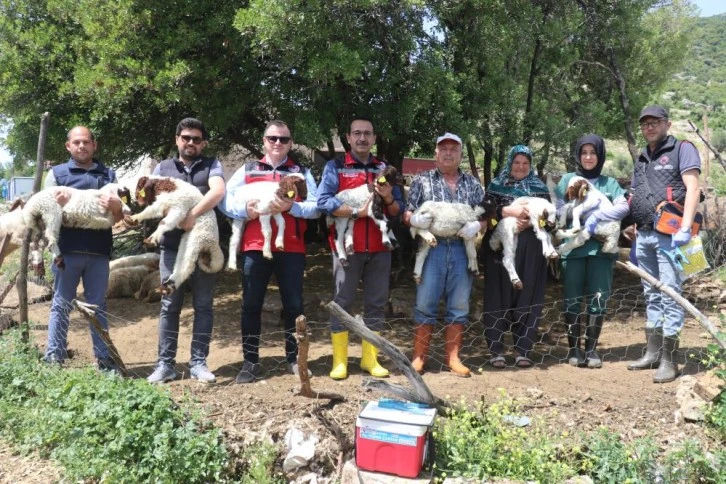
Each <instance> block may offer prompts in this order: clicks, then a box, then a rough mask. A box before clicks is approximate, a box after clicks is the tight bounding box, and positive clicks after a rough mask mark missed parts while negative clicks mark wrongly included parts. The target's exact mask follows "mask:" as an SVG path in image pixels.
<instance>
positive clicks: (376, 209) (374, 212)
mask: <svg viewBox="0 0 726 484" xmlns="http://www.w3.org/2000/svg"><path fill="white" fill-rule="evenodd" d="M401 181H402V180H401V176H400V175H399V173H398V170H397V169H396V168H395V167H394V166H386V167H385V168H384V169H383V170H381V172H380V174H379V175H378V178H377V179H376V182H377V183H380V184H384V183H390V184H391V185H400V184H401ZM371 197H372V201H371V203H369V204H368V213H367V215H368V218H370V219H371V220H373V222H374V223H375V224H376V225H377V226H378V228H379V229H380V230H381V234H382V236H381V241H382V243H383V245H384V246H385V247H386V248H387V249H388V250H393V249H394V242H395V241H396V237H395V236H394V235H393V232H391V231H389V230H388V218H387V217H386V215H385V214H384V213H383V199H382V198H381V196H380V195H378V193H377V192H376V191H375V189H374V188H373V185H372V184H367V185H361V186H359V187H356V188H348V189H346V190H342V191H340V192H338V193H336V195H335V198H337V199H338V200H340V201H341V202H343V203H344V204H345V205H347V206H349V207H350V208H352V209H353V210H354V211H358V210H360V209H361V208H363V207H364V206H365V205H366V203H368V200H370V199H371ZM326 219H327V224H328V226H331V225H333V224H334V225H335V234H336V237H335V252H336V253H337V255H338V260H339V261H340V264H341V265H342V266H343V267H345V266H347V265H348V256H349V255H352V254H353V253H354V249H353V226H354V225H355V220H353V219H351V218H349V217H331V216H328V217H327V218H326Z"/></svg>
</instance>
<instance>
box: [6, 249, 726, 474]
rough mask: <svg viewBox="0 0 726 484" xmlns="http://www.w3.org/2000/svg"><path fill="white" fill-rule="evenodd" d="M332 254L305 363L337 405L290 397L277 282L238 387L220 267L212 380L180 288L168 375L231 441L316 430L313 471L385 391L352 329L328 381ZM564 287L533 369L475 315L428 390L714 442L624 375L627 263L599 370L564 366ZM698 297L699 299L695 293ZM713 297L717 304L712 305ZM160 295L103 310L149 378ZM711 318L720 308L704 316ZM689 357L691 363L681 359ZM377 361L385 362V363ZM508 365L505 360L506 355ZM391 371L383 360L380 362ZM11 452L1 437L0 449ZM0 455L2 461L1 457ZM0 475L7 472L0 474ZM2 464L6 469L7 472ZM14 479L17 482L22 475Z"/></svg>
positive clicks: (635, 335) (311, 296) (433, 364)
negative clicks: (372, 381) (192, 364)
mask: <svg viewBox="0 0 726 484" xmlns="http://www.w3.org/2000/svg"><path fill="white" fill-rule="evenodd" d="M330 267H331V262H330V255H329V252H328V251H327V250H326V248H324V247H322V246H314V247H313V248H312V249H310V250H309V256H308V260H307V270H306V285H305V291H306V292H305V298H306V315H307V317H308V320H309V323H310V327H311V330H312V336H311V345H310V354H309V365H310V369H311V370H312V372H313V375H314V378H313V379H312V380H311V381H312V386H313V389H314V390H316V391H329V392H335V393H338V394H341V395H344V396H345V398H346V400H345V401H344V402H341V403H337V404H335V405H330V404H327V402H325V401H313V400H311V399H307V398H304V397H300V396H296V395H295V392H296V390H297V387H298V385H299V381H298V380H297V379H296V378H295V377H293V376H292V375H288V374H287V373H286V365H285V360H284V342H283V333H282V327H281V325H280V323H279V318H278V314H279V308H280V306H279V297H278V295H277V291H276V289H277V288H276V286H275V285H274V281H273V283H272V284H271V286H270V291H269V292H268V302H267V303H266V307H265V308H266V311H265V312H264V313H263V314H264V318H265V319H264V322H263V335H262V344H261V363H262V367H263V371H264V373H265V377H266V378H265V379H264V380H262V381H259V382H256V383H254V384H249V385H237V384H235V383H234V378H235V376H236V374H237V372H238V371H239V369H240V367H241V362H242V354H241V339H240V326H239V320H240V294H241V288H240V287H241V286H240V281H239V275H238V274H234V273H222V274H220V276H219V279H218V283H217V298H216V299H215V327H214V335H213V340H212V347H211V351H210V355H209V360H208V363H209V367H210V369H211V370H212V371H213V372H214V373H215V374H216V375H217V377H218V383H217V384H215V385H203V384H199V383H197V382H195V381H192V380H190V379H188V366H187V362H188V358H189V357H188V355H189V346H190V339H191V324H192V318H193V312H192V310H191V301H190V299H191V297H187V302H186V304H185V307H184V310H183V312H182V319H181V329H180V337H179V351H178V362H179V363H178V365H177V370H178V371H180V372H181V373H182V375H183V377H182V378H181V379H180V380H177V381H175V382H172V383H171V384H169V387H170V389H171V390H172V392H173V394H175V395H176V396H178V397H179V398H182V397H183V396H191V397H192V398H194V399H196V400H198V401H199V402H200V403H201V404H202V405H203V406H204V407H206V409H207V410H208V412H209V415H210V417H211V418H212V419H213V420H214V421H215V422H216V423H217V424H218V425H220V426H221V427H222V428H224V430H225V433H226V435H227V437H228V439H229V441H230V442H231V447H232V449H233V450H238V449H239V448H241V447H242V446H244V445H246V444H248V443H250V442H252V441H255V440H260V439H263V440H264V439H267V440H270V439H271V440H272V441H279V440H281V439H282V437H283V436H284V434H285V432H286V431H287V430H288V429H289V428H290V427H292V426H296V427H298V428H300V429H301V430H303V431H304V432H306V433H308V432H315V433H316V435H317V436H318V438H319V439H320V443H319V444H318V447H317V451H316V457H315V460H314V462H313V463H312V465H311V466H310V468H309V469H306V470H304V471H302V472H303V473H306V472H310V471H311V470H312V471H313V472H316V473H318V474H319V475H328V476H329V475H331V474H334V473H336V471H337V470H338V469H339V466H340V462H341V459H340V452H341V451H342V452H343V453H344V454H345V457H346V458H348V457H349V456H350V455H351V454H350V452H351V450H352V448H353V435H354V430H355V417H356V415H357V414H358V411H359V409H360V407H361V405H362V404H363V402H364V401H366V400H371V399H376V398H378V397H380V396H382V395H381V394H377V393H374V392H368V391H366V390H364V389H362V388H361V382H362V380H363V378H364V375H363V374H362V373H361V371H360V369H359V367H358V363H359V361H360V344H359V341H358V340H357V338H355V337H352V343H351V345H350V357H349V362H350V365H349V373H350V376H349V378H348V379H347V380H344V381H333V380H331V379H330V378H328V376H327V374H328V372H329V371H330V365H331V356H330V354H331V347H330V341H329V333H328V331H327V324H326V321H327V315H326V313H325V311H324V310H322V308H321V306H322V304H323V303H325V302H327V301H328V300H329V298H330V295H331V269H330ZM397 279H398V280H397V282H396V283H395V284H394V286H393V287H392V291H391V294H392V300H391V308H390V312H391V315H390V319H389V327H388V329H387V330H385V331H384V332H383V335H384V336H386V337H387V338H389V339H390V340H391V341H392V342H393V343H395V344H396V345H397V346H398V347H399V348H400V349H401V350H402V351H403V352H404V353H406V354H407V355H409V356H410V352H411V348H412V341H413V339H412V338H413V336H412V335H413V330H412V327H413V323H412V320H411V319H410V314H411V309H412V306H413V300H414V296H415V284H413V282H409V281H410V276H409V274H408V273H407V272H406V271H402V272H401V274H399V277H398V278H397ZM705 284H706V286H704V287H706V289H703V288H698V289H694V290H693V291H691V299H692V302H694V304H695V305H696V307H697V308H699V309H700V310H702V311H708V312H709V314H710V315H711V316H714V314H715V313H714V311H721V312H722V313H726V304H724V299H723V294H724V288H723V286H722V285H719V283H717V282H713V281H710V282H709V281H705ZM482 294H483V281H482V280H481V279H477V280H476V283H475V289H474V291H473V297H472V310H473V313H474V315H475V316H477V315H479V314H480V313H481V307H482V299H483V298H482ZM560 294H561V287H560V286H559V284H558V283H556V282H554V281H553V282H552V283H550V284H549V288H548V293H547V299H546V305H545V306H546V307H545V316H544V321H543V322H542V324H541V327H540V331H541V333H542V335H543V336H542V342H541V343H540V344H538V345H537V354H536V355H535V358H534V360H535V363H536V365H535V367H534V368H531V369H519V368H514V367H513V366H510V367H508V368H506V369H503V370H497V369H494V368H492V367H491V366H489V365H487V364H486V361H487V359H488V352H487V350H486V344H485V341H484V338H483V336H482V333H483V330H482V327H481V324H480V323H475V324H472V325H471V326H470V327H469V329H468V331H467V334H466V338H465V344H464V348H463V349H462V357H463V360H464V363H465V364H466V365H468V366H469V367H470V368H471V369H472V370H474V371H473V377H472V378H468V379H464V378H458V377H456V376H454V375H452V374H451V373H449V372H448V371H446V369H445V368H443V369H442V362H443V360H444V358H443V348H442V346H443V341H442V340H443V337H442V334H441V333H439V334H437V335H435V337H434V347H433V348H432V351H431V356H430V359H429V362H428V369H429V371H428V372H427V373H426V374H425V375H424V377H423V378H424V381H425V382H426V383H427V384H428V385H429V387H430V389H431V390H432V391H433V393H434V394H435V395H437V396H439V397H442V398H448V399H451V400H452V401H456V400H459V399H460V398H465V399H466V400H467V401H468V402H475V401H477V400H480V399H482V400H484V401H487V402H490V401H493V400H495V399H497V398H498V397H499V395H500V391H501V390H500V389H504V390H506V392H507V393H508V394H509V395H512V396H514V397H517V398H521V401H522V402H523V403H524V404H525V405H524V407H523V409H522V411H523V412H524V413H526V414H527V415H530V416H539V417H542V418H543V419H544V421H545V423H546V425H547V426H548V427H550V428H551V429H552V430H553V431H565V430H566V431H569V432H570V433H572V432H577V431H579V430H585V431H588V430H594V429H596V428H598V427H600V426H605V427H608V428H610V429H612V430H615V431H616V432H619V433H620V434H622V435H623V437H624V438H626V439H629V438H635V437H639V436H643V435H646V434H647V433H651V432H652V433H653V435H655V436H656V437H657V438H658V439H659V441H660V442H661V444H662V445H663V446H664V447H665V446H668V445H670V444H672V443H673V442H677V441H681V440H683V439H684V438H686V437H688V436H697V437H699V438H701V439H703V441H704V442H705V444H704V445H706V446H709V445H714V444H715V443H714V442H712V441H711V440H710V439H709V437H708V436H707V435H706V433H705V430H704V427H703V426H702V425H701V424H693V423H684V422H682V421H680V420H678V419H676V418H675V416H674V415H675V412H676V410H677V405H676V402H675V393H676V389H677V388H678V385H679V381H678V380H676V381H675V382H672V383H667V384H661V385H655V384H653V383H652V375H653V372H652V371H640V372H632V371H628V370H627V368H626V366H627V364H628V362H630V361H632V360H634V359H637V358H638V357H640V355H641V352H642V350H643V346H644V344H643V343H644V336H643V324H644V318H643V300H642V289H641V287H640V283H639V280H638V279H637V278H635V277H634V276H632V275H630V274H628V273H627V272H625V271H623V270H621V269H616V275H615V293H614V295H613V298H612V299H611V303H610V308H611V312H610V314H609V317H608V319H607V321H606V323H605V327H604V329H603V333H602V337H601V342H600V346H599V349H600V351H601V355H603V356H604V367H603V368H602V369H598V370H588V369H577V368H572V367H570V366H569V365H567V364H566V363H563V360H564V357H565V355H566V352H567V348H566V340H565V337H564V334H563V326H562V324H561V323H559V322H558V319H559V317H560V299H561V296H560ZM694 295H695V296H694ZM719 304H720V307H719ZM49 307H50V303H49V302H43V303H39V304H34V305H33V306H31V311H30V317H31V320H32V321H34V322H35V323H37V324H38V326H36V327H35V328H36V329H35V330H34V331H33V332H34V336H35V338H36V341H37V342H38V344H39V345H41V346H44V345H45V340H46V337H47V334H46V333H47V326H44V325H45V324H46V323H47V320H48V312H49ZM158 312H159V306H158V303H155V304H147V303H142V302H138V301H136V300H134V299H111V300H109V301H108V313H109V323H110V328H111V330H110V333H111V337H112V339H113V341H114V343H115V345H116V346H117V348H118V350H119V353H120V355H121V357H122V358H123V360H124V362H125V363H126V365H127V366H128V368H129V370H130V372H131V374H132V377H134V378H145V377H146V376H147V375H149V374H150V373H151V371H152V369H153V366H154V363H155V359H156V352H157V322H158ZM712 319H713V320H715V321H718V319H719V318H718V317H712ZM704 333H705V331H704V330H703V329H702V328H701V326H700V325H699V324H698V323H697V322H696V321H695V320H693V319H687V322H686V329H685V331H684V335H683V342H682V346H681V348H682V350H681V363H686V364H685V367H684V368H683V374H688V375H696V374H699V373H700V372H703V371H705V369H704V368H703V366H702V365H701V364H700V357H699V356H700V355H701V354H702V352H703V351H704V350H705V347H706V345H707V344H708V343H709V341H710V340H709V338H708V336H707V335H706V334H704ZM69 348H71V349H72V350H73V351H74V358H73V360H71V361H69V364H70V365H74V366H75V365H82V364H87V363H88V362H91V361H92V350H91V346H90V337H89V332H88V329H87V324H86V323H85V322H84V320H83V319H82V317H81V316H80V315H79V314H78V313H77V312H74V313H73V314H72V323H71V330H70V334H69ZM686 360H687V362H686ZM385 363H386V362H385V359H384V365H385ZM508 363H509V364H510V365H512V363H513V357H512V356H511V355H510V356H508ZM388 367H389V368H390V365H389V366H388ZM389 381H390V382H392V383H399V384H402V385H407V381H406V379H405V377H404V376H402V374H401V373H400V372H398V371H396V370H394V371H392V376H391V377H390V378H389ZM3 452H7V451H5V450H3V447H2V446H0V454H2V453H3ZM3 460H4V459H3ZM3 469H4V468H3V467H0V481H5V482H10V480H14V481H16V482H17V479H8V477H14V476H16V474H13V473H12V471H8V470H7V469H5V470H3ZM3 472H5V474H3ZM8 472H10V473H8ZM19 480H20V481H23V480H24V479H23V478H22V477H19Z"/></svg>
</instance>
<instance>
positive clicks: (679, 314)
mask: <svg viewBox="0 0 726 484" xmlns="http://www.w3.org/2000/svg"><path fill="white" fill-rule="evenodd" d="M639 121H640V129H641V131H642V133H643V137H644V138H645V141H646V142H647V143H648V145H647V146H646V147H645V148H643V151H642V152H641V153H640V156H638V159H637V160H636V162H635V168H634V171H633V178H632V188H631V193H632V196H631V199H630V211H631V213H632V215H633V218H634V219H635V223H636V226H637V237H636V247H635V251H636V256H637V259H638V264H639V265H640V267H642V268H643V269H644V270H645V271H646V272H648V273H649V274H651V275H652V276H654V277H655V278H656V279H658V280H660V281H661V282H663V283H664V284H665V285H667V286H668V287H670V288H671V289H673V290H674V291H676V292H679V293H680V291H681V280H680V276H679V273H678V270H677V269H676V267H675V265H674V263H673V261H672V260H670V259H669V258H668V257H667V255H666V254H664V251H670V250H673V248H675V247H679V246H681V245H685V244H687V243H688V242H689V241H690V240H691V225H692V224H693V218H694V216H695V214H696V207H697V205H698V202H699V197H700V191H699V184H698V176H699V174H700V173H701V159H700V156H699V154H698V150H697V149H696V147H695V146H693V144H691V143H690V142H688V141H679V140H677V139H676V138H674V137H673V136H670V135H668V129H669V128H670V126H671V122H670V121H669V120H668V111H666V109H665V108H663V107H662V106H647V107H645V108H644V109H643V110H642V111H641V112H640V118H639ZM666 200H667V201H673V202H677V203H679V204H681V205H682V206H683V219H682V222H681V226H680V227H679V229H678V231H677V232H676V233H674V234H664V233H660V232H658V231H656V230H655V227H654V215H655V212H656V207H657V206H658V205H659V204H660V203H661V202H663V201H666ZM643 289H644V292H645V300H646V315H647V321H646V323H645V335H646V340H647V347H646V353H645V355H643V357H642V358H640V359H639V360H637V361H635V362H633V363H631V364H630V365H628V369H629V370H645V369H651V368H656V367H657V368H658V370H657V371H656V373H655V376H654V377H653V381H654V382H655V383H664V382H669V381H673V380H675V378H676V377H677V376H678V366H677V364H676V355H677V352H678V339H679V335H680V332H681V329H682V328H683V322H684V317H683V308H682V307H681V306H680V305H679V304H678V303H676V302H675V301H674V300H673V299H672V298H670V297H669V296H667V295H665V294H663V293H661V292H660V291H658V290H657V289H655V288H654V287H652V286H651V285H650V284H649V283H648V282H646V281H645V280H643Z"/></svg>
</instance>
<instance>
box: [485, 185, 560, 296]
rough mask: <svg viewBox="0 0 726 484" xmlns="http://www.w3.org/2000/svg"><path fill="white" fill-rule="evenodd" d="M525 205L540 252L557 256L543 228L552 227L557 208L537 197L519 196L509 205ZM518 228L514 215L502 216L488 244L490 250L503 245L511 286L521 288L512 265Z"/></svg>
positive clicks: (550, 256) (553, 257)
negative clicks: (538, 242)
mask: <svg viewBox="0 0 726 484" xmlns="http://www.w3.org/2000/svg"><path fill="white" fill-rule="evenodd" d="M519 205H526V206H527V210H528V211H529V220H530V223H531V224H532V230H534V233H535V235H536V236H537V238H538V239H539V240H540V241H541V242H542V254H543V255H544V256H545V257H547V258H550V259H555V258H557V251H556V250H555V248H554V246H553V245H552V237H551V236H550V234H549V233H548V232H547V231H546V230H545V228H549V229H553V228H554V227H555V222H556V221H557V209H556V208H555V206H554V205H553V204H552V203H550V202H548V201H547V200H545V199H544V198H539V197H519V198H517V199H516V200H514V201H513V202H512V203H511V204H510V205H509V206H510V207H512V206H519ZM519 232H520V230H519V229H518V228H517V218H516V217H504V218H503V219H502V220H500V221H499V223H498V224H497V227H496V229H494V233H492V237H491V238H490V239H489V246H490V247H491V248H492V250H499V249H500V248H502V246H503V247H504V254H503V257H502V263H503V264H504V268H505V269H506V270H507V273H508V274H509V279H510V280H511V281H512V286H514V287H515V288H516V289H522V287H524V285H523V284H522V281H521V280H520V279H519V275H518V274H517V269H516V268H515V266H514V256H515V254H516V253H517V235H518V234H519Z"/></svg>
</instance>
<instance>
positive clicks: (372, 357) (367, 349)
mask: <svg viewBox="0 0 726 484" xmlns="http://www.w3.org/2000/svg"><path fill="white" fill-rule="evenodd" d="M374 332H375V331H374ZM375 333H376V334H379V333H378V332H375ZM361 352H362V356H361V359H360V368H361V370H365V371H367V372H368V373H370V374H371V376H375V377H376V378H385V377H387V376H388V370H386V369H385V368H383V367H382V366H381V365H379V364H378V348H376V347H375V346H373V345H372V344H370V343H369V342H368V341H366V340H363V348H362V350H361Z"/></svg>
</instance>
